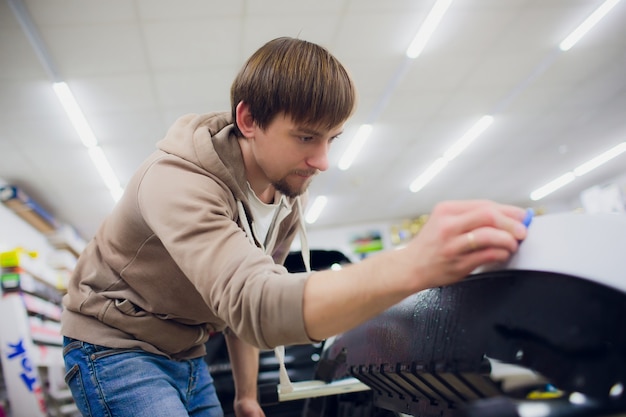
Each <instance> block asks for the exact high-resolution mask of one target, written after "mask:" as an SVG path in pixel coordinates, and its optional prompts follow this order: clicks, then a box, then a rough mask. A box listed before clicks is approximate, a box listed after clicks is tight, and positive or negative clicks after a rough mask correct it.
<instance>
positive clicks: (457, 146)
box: [409, 115, 493, 193]
mask: <svg viewBox="0 0 626 417" xmlns="http://www.w3.org/2000/svg"><path fill="white" fill-rule="evenodd" d="M492 123H493V116H489V115H485V116H483V117H481V118H480V119H479V120H478V121H477V122H476V123H475V124H474V126H472V127H471V128H470V129H469V130H468V131H467V132H465V134H464V135H463V136H461V138H460V139H459V140H457V141H456V142H455V143H454V144H453V145H452V146H451V147H450V148H448V150H446V151H445V152H444V154H443V156H442V157H440V158H439V159H437V160H436V161H435V162H433V163H432V164H431V165H430V166H429V167H428V168H427V169H426V171H424V173H422V174H421V175H420V176H419V177H417V178H415V180H413V182H412V183H411V185H410V186H409V189H410V190H411V192H414V193H416V192H418V191H419V190H421V189H422V188H424V187H425V186H426V184H428V183H429V182H430V181H431V180H432V179H433V178H435V176H436V175H437V174H439V172H441V170H442V169H444V168H445V167H446V165H448V162H450V161H452V160H453V159H454V158H456V157H457V156H459V155H460V154H461V152H463V151H464V150H465V149H466V148H467V147H468V146H469V145H470V144H471V143H472V142H473V141H474V140H475V139H476V138H477V137H478V136H479V135H480V134H481V133H483V132H484V131H485V130H486V129H487V128H488V127H489V126H491V124H492Z"/></svg>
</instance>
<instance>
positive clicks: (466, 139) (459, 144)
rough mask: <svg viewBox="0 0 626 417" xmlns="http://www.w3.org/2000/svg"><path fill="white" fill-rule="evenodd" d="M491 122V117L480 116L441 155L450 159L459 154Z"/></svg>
mask: <svg viewBox="0 0 626 417" xmlns="http://www.w3.org/2000/svg"><path fill="white" fill-rule="evenodd" d="M491 123H493V117H492V116H489V115H486V116H483V117H481V118H480V119H479V120H478V121H477V122H476V123H475V124H474V126H472V127H471V128H470V129H469V130H468V131H467V132H466V133H465V134H464V135H463V136H461V138H460V139H459V140H457V141H456V142H455V143H454V144H453V145H452V146H451V147H450V148H448V150H447V151H446V152H445V153H444V154H443V157H444V158H445V159H446V160H447V161H448V162H450V161H452V160H453V159H454V158H456V157H457V156H459V155H460V154H461V152H463V151H464V150H465V149H466V148H467V147H468V146H469V145H470V144H471V143H472V142H474V140H475V139H476V138H477V137H478V136H479V135H480V134H481V133H483V132H484V131H485V130H486V129H487V128H488V127H489V126H491Z"/></svg>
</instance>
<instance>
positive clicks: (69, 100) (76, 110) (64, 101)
mask: <svg viewBox="0 0 626 417" xmlns="http://www.w3.org/2000/svg"><path fill="white" fill-rule="evenodd" d="M52 88H53V89H54V92H55V93H56V95H57V97H58V98H59V101H60V102H61V105H62V106H63V109H64V110H65V113H67V117H69V118H70V121H71V122H72V125H73V126H74V129H76V133H78V137H79V138H80V140H81V141H82V142H83V145H85V146H86V147H87V148H91V147H93V146H96V145H98V141H97V140H96V135H94V134H93V131H92V130H91V127H90V126H89V123H87V119H85V116H84V115H83V112H82V111H81V109H80V107H79V106H78V103H77V102H76V99H74V95H73V94H72V92H71V91H70V88H69V87H68V85H67V84H66V83H64V82H58V83H54V84H52Z"/></svg>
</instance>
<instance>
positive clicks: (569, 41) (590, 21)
mask: <svg viewBox="0 0 626 417" xmlns="http://www.w3.org/2000/svg"><path fill="white" fill-rule="evenodd" d="M617 2H619V0H606V1H605V2H604V3H602V5H601V6H600V7H598V8H597V9H596V10H595V11H594V12H593V13H591V15H589V17H588V18H587V19H585V21H584V22H582V23H581V24H580V26H578V27H577V28H576V29H575V30H574V31H573V32H572V33H570V34H569V35H568V36H567V37H566V38H565V39H564V40H563V41H562V42H561V43H560V44H559V48H560V49H561V51H568V50H569V49H571V48H572V46H574V45H576V43H577V42H578V41H579V40H580V39H582V37H583V36H585V34H586V33H587V32H589V31H590V30H591V28H593V27H594V26H595V25H596V23H598V22H599V21H600V20H601V19H602V18H603V17H604V16H605V15H606V14H607V13H608V12H609V11H610V10H611V9H612V8H613V7H614V6H615V5H616V4H617Z"/></svg>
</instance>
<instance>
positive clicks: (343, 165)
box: [338, 124, 372, 171]
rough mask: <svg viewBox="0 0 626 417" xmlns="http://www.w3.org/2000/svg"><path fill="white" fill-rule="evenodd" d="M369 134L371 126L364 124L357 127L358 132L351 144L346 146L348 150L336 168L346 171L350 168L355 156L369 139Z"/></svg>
mask: <svg viewBox="0 0 626 417" xmlns="http://www.w3.org/2000/svg"><path fill="white" fill-rule="evenodd" d="M370 133H372V125H370V124H364V125H361V127H359V130H357V132H356V135H354V138H353V139H352V142H350V145H348V149H346V151H345V152H344V154H343V156H342V157H341V159H340V160H339V165H338V166H339V169H340V170H342V171H346V170H347V169H348V168H350V166H351V165H352V162H354V159H355V158H356V156H357V155H358V154H359V152H361V148H363V145H364V144H365V141H366V140H367V138H368V137H369V135H370Z"/></svg>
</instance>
